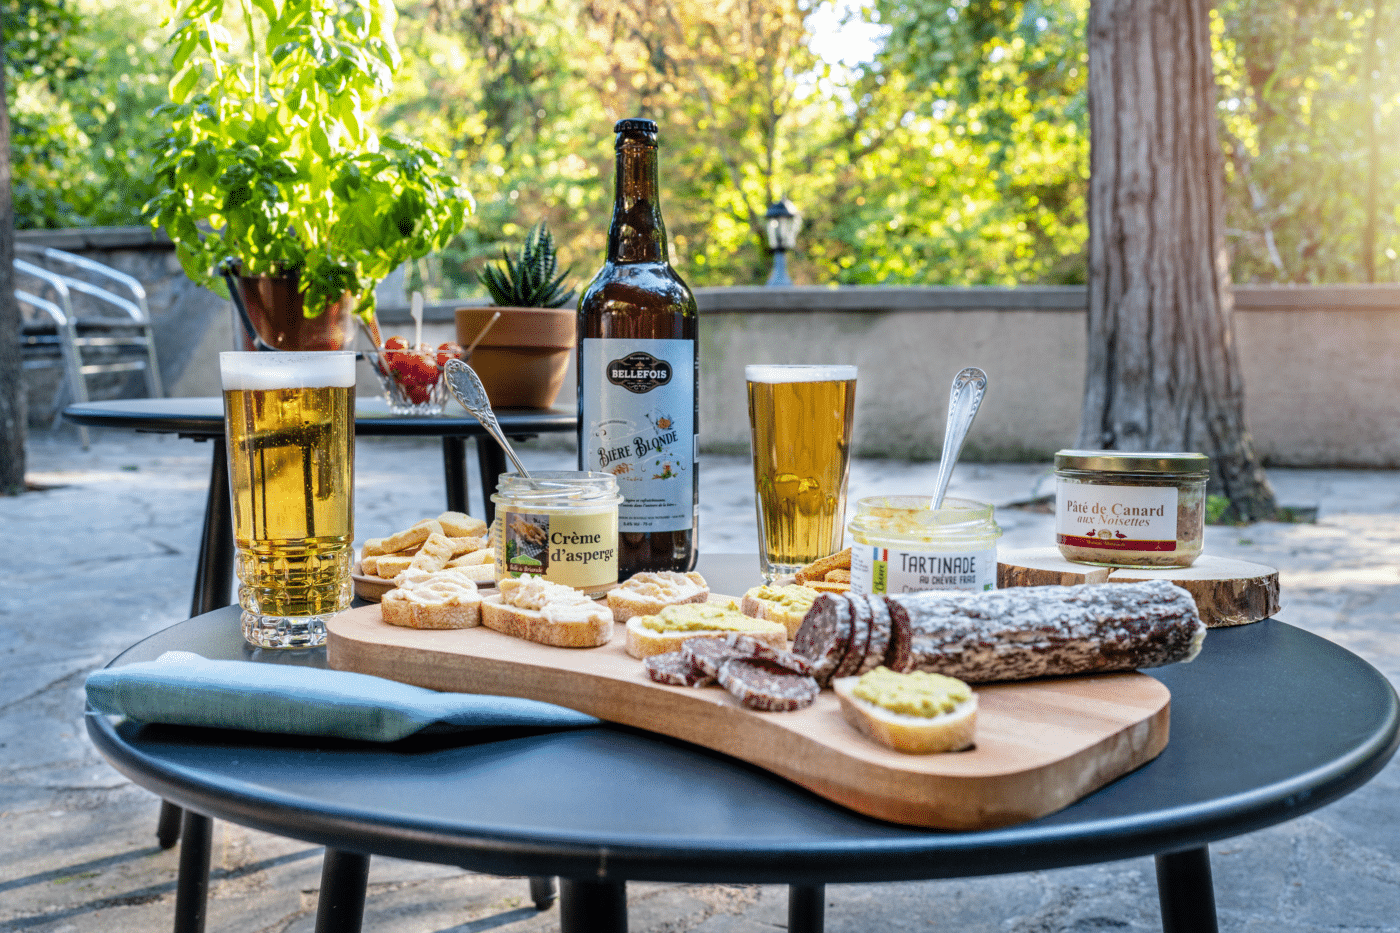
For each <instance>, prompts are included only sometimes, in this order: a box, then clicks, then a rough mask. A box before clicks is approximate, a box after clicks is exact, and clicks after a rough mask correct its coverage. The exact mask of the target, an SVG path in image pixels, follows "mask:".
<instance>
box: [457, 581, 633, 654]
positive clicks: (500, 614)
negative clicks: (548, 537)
mask: <svg viewBox="0 0 1400 933" xmlns="http://www.w3.org/2000/svg"><path fill="white" fill-rule="evenodd" d="M498 586H499V589H500V593H498V594H497V595H495V596H488V597H486V598H485V599H484V600H482V601H481V624H482V625H484V626H486V627H487V628H489V629H494V630H495V631H497V632H501V633H503V634H505V635H510V636H512V637H515V638H523V639H525V640H527V641H533V642H539V643H540V644H542V645H553V646H555V647H556V648H596V647H598V646H599V645H605V644H607V643H608V640H609V639H610V638H612V634H613V618H612V612H610V611H609V610H608V607H606V606H600V605H598V603H596V602H594V601H593V600H592V599H591V598H589V597H588V596H587V595H586V594H584V593H582V592H580V591H579V590H576V589H574V588H573V587H571V586H563V585H561V584H558V583H550V582H549V581H548V580H545V579H544V578H543V577H536V576H533V575H531V574H525V575H524V576H521V577H518V578H514V577H511V578H507V579H504V580H501V581H500V583H499V584H498Z"/></svg>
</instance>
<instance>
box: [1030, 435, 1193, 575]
mask: <svg viewBox="0 0 1400 933" xmlns="http://www.w3.org/2000/svg"><path fill="white" fill-rule="evenodd" d="M1209 479H1210V458H1209V457H1207V456H1206V455H1205V454H1199V453H1171V452H1156V451H1148V452H1132V453H1127V452H1123V451H1117V450H1062V451H1060V452H1059V453H1057V454H1055V542H1056V544H1058V545H1059V548H1060V553H1061V554H1062V555H1064V557H1065V559H1066V560H1072V561H1075V562H1076V563H1081V564H1095V565H1098V566H1102V567H1189V566H1191V564H1192V563H1193V562H1194V561H1195V560H1196V558H1197V557H1199V556H1200V554H1201V549H1202V545H1203V543H1204V541H1205V517H1206V481H1207V480H1209Z"/></svg>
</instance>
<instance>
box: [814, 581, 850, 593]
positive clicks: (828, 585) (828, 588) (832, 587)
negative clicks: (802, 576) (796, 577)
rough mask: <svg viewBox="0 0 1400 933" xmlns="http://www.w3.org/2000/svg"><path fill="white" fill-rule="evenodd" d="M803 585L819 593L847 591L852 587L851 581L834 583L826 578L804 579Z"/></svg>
mask: <svg viewBox="0 0 1400 933" xmlns="http://www.w3.org/2000/svg"><path fill="white" fill-rule="evenodd" d="M802 585H803V586H805V587H807V588H808V589H811V590H816V591H817V592H818V593H846V592H849V591H850V589H851V585H850V584H849V583H833V582H828V581H826V580H803V581H802Z"/></svg>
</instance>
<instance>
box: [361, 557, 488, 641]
mask: <svg viewBox="0 0 1400 933" xmlns="http://www.w3.org/2000/svg"><path fill="white" fill-rule="evenodd" d="M394 584H395V586H394V589H392V590H389V591H388V592H387V593H385V594H384V598H383V600H382V601H381V602H380V604H379V609H380V612H381V613H382V615H383V618H384V621H385V622H387V623H389V624H390V625H398V626H401V627H403V628H418V629H459V628H473V627H475V626H478V625H480V624H481V594H480V593H478V592H477V589H476V583H475V582H474V581H473V580H471V578H470V577H469V576H468V575H466V574H464V573H462V572H461V571H459V570H451V569H446V570H438V571H426V570H414V569H409V570H405V571H404V572H403V573H401V574H399V575H398V576H397V577H396V578H394Z"/></svg>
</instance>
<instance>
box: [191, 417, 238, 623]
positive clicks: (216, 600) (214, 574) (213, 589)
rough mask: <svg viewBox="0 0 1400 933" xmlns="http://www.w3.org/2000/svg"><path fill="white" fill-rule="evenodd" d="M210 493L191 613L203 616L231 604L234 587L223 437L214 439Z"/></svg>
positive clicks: (230, 516) (205, 505)
mask: <svg viewBox="0 0 1400 933" xmlns="http://www.w3.org/2000/svg"><path fill="white" fill-rule="evenodd" d="M211 440H212V441H213V444H212V445H210V446H212V447H213V448H214V457H213V462H211V463H210V464H209V492H208V493H207V494H206V495H205V499H204V534H203V537H201V538H200V540H199V562H198V563H197V564H196V565H195V575H194V596H193V598H192V599H191V600H190V615H192V616H197V615H203V614H204V613H206V612H213V611H214V610H215V609H220V608H222V607H224V606H227V605H228V604H229V603H230V602H231V601H232V600H231V599H230V598H229V593H230V592H231V591H232V588H233V506H232V504H231V503H230V502H229V490H228V453H227V450H228V449H227V447H226V446H225V445H224V439H223V438H222V437H215V438H212V439H211Z"/></svg>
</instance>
